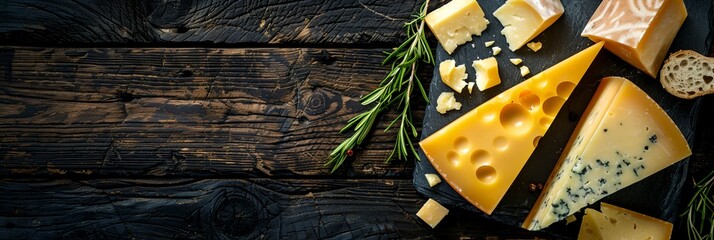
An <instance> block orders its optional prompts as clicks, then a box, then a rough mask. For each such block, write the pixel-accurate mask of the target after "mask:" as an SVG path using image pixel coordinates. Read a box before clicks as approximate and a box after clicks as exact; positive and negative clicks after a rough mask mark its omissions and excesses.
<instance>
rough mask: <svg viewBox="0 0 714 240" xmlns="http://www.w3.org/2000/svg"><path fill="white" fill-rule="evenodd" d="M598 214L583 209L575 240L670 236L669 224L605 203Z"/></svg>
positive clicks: (656, 239) (658, 239)
mask: <svg viewBox="0 0 714 240" xmlns="http://www.w3.org/2000/svg"><path fill="white" fill-rule="evenodd" d="M600 211H602V212H598V211H596V210H594V209H590V208H588V209H585V216H583V222H582V224H581V225H580V233H579V234H578V239H582V240H609V239H649V240H668V239H670V237H671V236H672V223H669V222H666V221H662V220H660V219H657V218H653V217H650V216H647V215H644V214H641V213H638V212H635V211H631V210H628V209H624V208H621V207H617V206H613V205H610V204H607V203H601V206H600Z"/></svg>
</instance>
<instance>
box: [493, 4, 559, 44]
mask: <svg viewBox="0 0 714 240" xmlns="http://www.w3.org/2000/svg"><path fill="white" fill-rule="evenodd" d="M563 12H565V9H564V8H563V4H562V3H561V2H560V0H508V1H506V3H505V4H503V6H501V7H499V8H498V9H496V11H495V12H493V16H495V17H496V18H497V19H498V21H499V22H501V24H502V25H503V30H501V34H503V35H504V36H506V41H507V42H508V48H509V49H511V51H516V50H517V49H519V48H521V47H522V46H523V45H525V44H526V43H527V42H528V41H530V40H531V39H533V38H535V37H536V36H538V34H540V33H541V32H543V30H545V29H546V28H548V27H550V25H551V24H553V22H555V20H557V19H558V18H559V17H560V16H561V15H563Z"/></svg>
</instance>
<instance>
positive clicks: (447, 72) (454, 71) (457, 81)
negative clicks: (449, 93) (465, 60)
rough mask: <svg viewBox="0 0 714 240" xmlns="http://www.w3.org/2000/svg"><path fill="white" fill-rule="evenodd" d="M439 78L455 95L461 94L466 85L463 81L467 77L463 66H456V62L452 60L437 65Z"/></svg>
mask: <svg viewBox="0 0 714 240" xmlns="http://www.w3.org/2000/svg"><path fill="white" fill-rule="evenodd" d="M439 76H441V81H442V82H444V84H446V85H447V86H449V87H450V88H451V89H454V91H456V92H457V93H461V90H463V89H464V87H466V85H467V84H466V81H464V80H466V78H467V77H468V74H467V73H466V67H465V66H464V65H463V64H461V65H459V66H456V61H454V60H453V59H449V60H445V61H443V62H441V63H440V64H439Z"/></svg>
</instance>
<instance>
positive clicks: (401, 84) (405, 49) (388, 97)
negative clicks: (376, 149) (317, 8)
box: [325, 0, 434, 172]
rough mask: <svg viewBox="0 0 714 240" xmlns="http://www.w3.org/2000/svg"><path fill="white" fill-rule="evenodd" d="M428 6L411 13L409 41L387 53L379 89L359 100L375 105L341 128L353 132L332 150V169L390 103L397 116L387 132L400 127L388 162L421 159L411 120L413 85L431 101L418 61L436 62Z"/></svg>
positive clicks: (427, 3)
mask: <svg viewBox="0 0 714 240" xmlns="http://www.w3.org/2000/svg"><path fill="white" fill-rule="evenodd" d="M428 5H429V0H426V1H425V2H424V4H422V5H421V8H420V9H419V12H418V13H417V14H415V15H413V16H412V17H413V19H412V20H411V21H409V22H406V23H405V24H404V27H405V29H406V33H407V39H406V41H404V43H402V44H401V45H399V46H398V47H396V48H394V50H393V51H392V52H385V54H387V57H386V58H385V59H384V61H383V62H382V64H383V65H387V64H390V65H391V70H390V71H389V73H388V74H387V76H386V77H385V78H384V79H383V80H382V82H381V83H380V85H379V87H378V88H377V89H375V90H373V91H372V92H370V93H369V94H367V95H365V96H364V97H362V99H361V100H360V101H361V103H362V105H370V104H374V106H372V108H371V109H369V110H367V111H365V112H363V113H361V114H359V115H357V116H355V117H353V118H352V119H350V120H349V121H347V125H346V126H345V127H343V128H342V130H340V132H341V133H342V132H346V131H350V130H351V131H353V134H352V136H350V137H349V138H347V139H346V140H345V141H343V142H342V143H341V144H340V145H338V146H337V147H336V148H335V149H334V150H333V151H332V152H331V153H330V160H329V161H328V162H327V163H326V164H325V165H330V164H332V165H333V166H332V171H331V172H334V171H335V170H337V169H338V168H339V167H340V166H341V165H342V163H343V162H344V161H345V159H347V157H349V156H351V155H352V153H353V149H354V148H355V147H357V146H359V145H360V144H362V141H364V139H365V138H366V137H367V135H368V134H369V132H370V131H371V130H372V128H373V127H374V123H375V120H376V118H377V116H378V115H379V114H380V113H382V111H384V110H386V109H388V108H389V107H390V106H395V105H396V108H397V111H398V116H397V117H396V118H394V120H392V122H391V123H390V124H389V125H388V126H387V128H385V129H384V131H387V130H389V129H390V128H392V127H393V126H396V127H398V129H397V138H396V140H395V143H394V149H392V153H391V154H390V155H389V157H387V159H386V162H389V161H390V160H391V159H393V158H397V159H400V160H405V159H406V158H407V157H408V156H409V155H414V156H415V157H416V158H417V160H418V159H419V155H418V154H417V152H416V150H415V148H414V144H413V143H412V138H415V137H417V135H418V133H417V130H416V127H414V124H413V122H412V121H413V119H412V113H411V108H410V107H411V103H412V102H411V95H412V92H413V91H414V88H418V89H419V91H420V92H421V95H422V97H423V98H424V100H426V101H427V102H429V99H428V97H427V94H426V91H425V90H424V86H422V84H421V82H420V81H419V78H418V77H417V69H418V66H419V63H421V62H424V63H428V64H432V63H433V62H434V56H433V54H432V52H431V48H430V47H429V43H428V42H427V40H426V35H425V34H424V17H425V16H426V11H427V8H428Z"/></svg>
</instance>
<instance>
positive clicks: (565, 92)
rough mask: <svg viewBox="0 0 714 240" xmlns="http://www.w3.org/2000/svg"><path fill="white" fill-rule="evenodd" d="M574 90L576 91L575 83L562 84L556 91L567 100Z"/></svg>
mask: <svg viewBox="0 0 714 240" xmlns="http://www.w3.org/2000/svg"><path fill="white" fill-rule="evenodd" d="M573 89H575V83H571V82H562V83H560V84H558V87H557V88H556V89H555V91H556V92H557V93H558V96H560V97H562V98H566V97H568V96H570V93H572V92H573Z"/></svg>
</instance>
